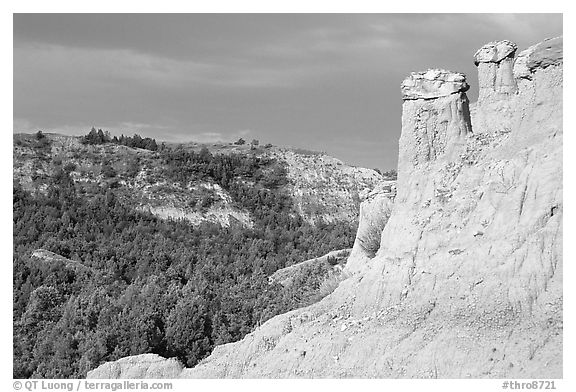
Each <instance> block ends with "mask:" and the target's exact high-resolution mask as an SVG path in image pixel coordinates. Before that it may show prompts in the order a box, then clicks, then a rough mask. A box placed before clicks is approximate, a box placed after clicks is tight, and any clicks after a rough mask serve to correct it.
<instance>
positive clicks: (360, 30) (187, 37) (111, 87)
mask: <svg viewBox="0 0 576 392" xmlns="http://www.w3.org/2000/svg"><path fill="white" fill-rule="evenodd" d="M13 21H14V53H13V54H14V85H13V89H14V90H13V104H14V106H13V108H14V109H13V119H14V126H13V132H15V133H18V132H36V131H37V130H42V131H44V132H57V133H62V134H70V135H82V134H86V133H87V132H88V131H89V130H90V128H91V127H92V126H94V127H96V128H102V129H103V130H109V131H110V132H111V133H112V134H117V135H120V134H121V133H124V134H127V135H128V134H129V135H132V134H133V133H138V134H140V135H142V136H148V137H154V138H156V139H157V140H162V141H169V142H188V141H200V142H215V141H235V140H237V139H238V138H240V137H242V138H244V139H245V140H248V141H250V140H252V139H258V140H259V141H260V143H261V144H264V143H272V144H275V145H278V146H286V147H298V148H306V149H312V150H317V151H324V152H326V153H328V154H330V155H332V156H335V157H337V158H339V159H341V160H343V161H344V162H346V163H349V164H353V165H357V166H364V167H370V168H379V169H381V170H388V169H391V168H395V167H396V164H397V155H398V139H399V137H400V131H401V105H402V100H401V96H400V84H401V82H402V80H403V79H404V78H405V77H406V76H408V75H409V74H410V72H413V71H424V70H427V69H428V68H445V69H449V70H452V71H459V72H463V73H465V74H466V75H467V78H468V82H469V84H470V85H471V88H470V90H469V91H468V96H469V98H470V100H471V101H475V100H476V98H477V96H478V87H477V86H478V83H477V76H476V67H475V66H474V63H473V55H474V53H475V51H476V50H477V49H478V48H480V47H481V46H482V45H483V44H485V43H487V42H490V41H493V40H500V39H509V40H511V41H514V42H516V43H517V44H518V46H519V48H520V49H524V48H526V47H528V46H530V45H532V44H534V43H537V42H539V41H542V40H543V39H545V38H548V37H554V36H558V35H561V34H562V15H561V14H15V15H14V20H13Z"/></svg>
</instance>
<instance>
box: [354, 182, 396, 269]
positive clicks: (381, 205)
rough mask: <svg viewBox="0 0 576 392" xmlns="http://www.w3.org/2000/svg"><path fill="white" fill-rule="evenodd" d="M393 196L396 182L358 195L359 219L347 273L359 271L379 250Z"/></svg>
mask: <svg viewBox="0 0 576 392" xmlns="http://www.w3.org/2000/svg"><path fill="white" fill-rule="evenodd" d="M395 196H396V181H384V182H382V183H381V184H379V185H378V186H376V187H375V188H374V189H373V190H371V191H369V192H365V193H363V194H361V195H360V198H361V200H362V202H361V203H360V219H359V222H358V230H357V231H356V238H355V240H354V246H353V247H352V252H351V254H350V257H349V258H348V261H347V263H346V267H345V270H346V271H347V272H351V273H354V272H358V271H360V270H361V269H362V268H363V266H365V265H366V263H367V262H368V261H369V260H370V259H372V258H373V257H374V256H375V255H376V252H377V251H378V249H380V238H381V236H382V230H384V226H386V223H387V222H388V219H389V218H390V213H391V211H392V206H393V205H394V197H395Z"/></svg>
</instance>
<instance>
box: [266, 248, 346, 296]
mask: <svg viewBox="0 0 576 392" xmlns="http://www.w3.org/2000/svg"><path fill="white" fill-rule="evenodd" d="M350 251H351V249H340V250H333V251H332V252H329V253H327V254H325V255H324V256H320V257H316V258H314V259H309V260H306V261H302V262H300V263H297V264H294V265H291V266H289V267H286V268H281V269H279V270H278V271H276V272H274V273H273V274H272V275H271V276H270V277H269V278H268V282H269V283H270V284H273V283H278V284H280V285H282V286H284V287H288V286H290V285H292V283H293V281H294V278H295V277H296V276H297V275H298V274H300V273H301V272H302V271H303V270H304V269H305V268H307V267H314V266H317V265H322V264H325V265H327V266H329V267H331V268H333V269H334V270H335V271H341V270H342V267H341V263H342V262H343V261H345V260H346V259H347V258H348V256H350Z"/></svg>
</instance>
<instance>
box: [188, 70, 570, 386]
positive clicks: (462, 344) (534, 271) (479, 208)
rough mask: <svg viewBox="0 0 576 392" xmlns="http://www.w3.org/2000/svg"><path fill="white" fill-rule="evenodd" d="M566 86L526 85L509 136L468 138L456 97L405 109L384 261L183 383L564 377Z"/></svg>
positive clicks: (541, 75)
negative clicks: (196, 380) (219, 379)
mask: <svg viewBox="0 0 576 392" xmlns="http://www.w3.org/2000/svg"><path fill="white" fill-rule="evenodd" d="M555 61H556V60H549V61H548V60H546V61H541V62H540V64H548V63H550V64H552V63H554V62H555ZM417 79H418V78H412V79H411V80H410V83H412V82H415V80H417ZM562 79H563V76H562V66H561V63H555V64H552V65H548V66H546V67H539V68H534V69H533V70H532V71H531V78H530V79H528V78H522V80H520V79H517V80H516V82H517V88H518V90H517V92H516V93H515V95H514V96H513V97H507V98H504V99H505V100H507V102H509V103H510V105H511V106H510V109H511V111H510V119H509V120H510V121H509V125H510V128H509V129H508V130H506V131H503V130H502V129H501V128H499V127H497V126H494V124H497V122H496V121H495V120H494V119H493V118H491V116H495V117H497V116H499V115H500V114H499V113H498V112H494V113H490V112H486V113H484V115H485V116H486V118H485V120H486V121H485V124H486V127H485V128H483V129H482V132H476V129H473V130H474V132H471V130H470V127H469V124H468V125H465V121H466V120H465V115H464V110H461V111H458V110H455V109H458V108H459V107H461V108H463V107H464V102H462V101H463V99H464V97H463V96H462V94H463V93H464V92H463V91H461V90H456V91H454V92H452V93H450V94H449V95H445V96H438V97H433V96H431V95H427V98H416V99H410V98H409V99H406V100H405V102H404V109H403V121H402V135H401V139H400V158H399V167H398V181H397V193H396V196H395V198H394V203H393V206H392V208H391V211H390V215H389V218H388V219H387V221H386V223H385V226H384V227H383V229H382V231H381V237H380V246H379V249H378V251H377V253H376V255H375V256H374V257H373V258H371V259H370V260H369V261H368V262H366V263H364V264H362V268H361V269H360V270H359V272H358V273H355V274H352V275H351V277H349V278H348V279H346V280H344V281H343V282H342V283H341V284H340V286H339V287H338V288H337V289H336V290H335V291H334V292H333V293H332V294H331V295H329V296H327V297H325V298H324V299H323V300H322V301H320V302H318V303H316V304H314V305H312V306H310V307H307V308H303V309H298V310H295V311H292V312H289V313H286V314H282V315H280V316H277V317H274V318H272V319H270V320H269V321H267V322H266V323H264V324H263V325H262V326H261V327H259V328H258V329H256V330H255V331H254V332H252V333H250V334H248V335H247V336H246V337H245V338H244V339H242V340H241V341H239V342H236V343H231V344H226V345H223V346H218V347H217V348H216V349H215V350H214V351H213V353H212V354H211V355H210V356H209V357H208V358H206V359H205V360H204V361H202V362H201V363H200V364H199V365H197V366H196V367H195V368H192V369H184V370H182V372H181V373H180V374H179V377H185V378H202V377H209V378H214V377H248V378H254V377H355V378H358V377H380V378H561V377H562V341H563V319H562V308H563V294H562V274H563V272H562V271H563V268H562V266H563V257H562V238H563V227H562V219H563V196H562V171H563V167H562V110H563V109H562ZM425 83H427V84H428V81H426V82H425ZM407 85H409V84H407ZM432 85H441V83H440V84H435V83H432ZM425 90H426V91H427V92H430V90H431V89H430V88H428V87H426V88H425ZM449 90H450V89H448V91H449ZM442 91H444V90H442ZM442 94H444V92H442ZM432 95H433V94H432ZM411 96H417V94H412V95H405V97H411ZM458 100H460V103H458ZM459 105H460V106H459ZM448 108H450V110H449V111H450V113H451V117H450V118H451V119H452V120H454V123H453V125H449V124H446V123H445V121H443V120H442V119H444V118H446V117H445V116H444V115H443V113H444V114H445V113H446V110H448ZM419 112H420V113H421V116H420V118H419V117H418V116H417V115H416V114H417V113H419ZM424 113H425V114H424ZM476 121H477V119H475V118H473V119H472V124H473V125H474V124H476V123H477V122H476ZM424 135H426V137H424ZM375 210H376V211H378V212H377V213H380V212H381V211H382V208H376V209H375ZM353 253H354V251H353ZM351 257H352V255H351Z"/></svg>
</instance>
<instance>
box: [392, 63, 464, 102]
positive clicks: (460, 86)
mask: <svg viewBox="0 0 576 392" xmlns="http://www.w3.org/2000/svg"><path fill="white" fill-rule="evenodd" d="M469 88H470V86H469V85H468V83H466V76H465V75H464V74H461V73H458V72H450V71H446V70H443V69H429V70H428V71H426V72H413V73H412V74H411V75H410V76H409V77H408V78H406V79H404V81H403V82H402V85H401V90H402V99H404V100H410V99H436V98H440V97H447V96H449V95H452V94H456V93H460V92H466V91H467V90H468V89H469Z"/></svg>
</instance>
